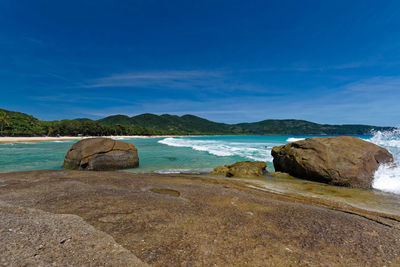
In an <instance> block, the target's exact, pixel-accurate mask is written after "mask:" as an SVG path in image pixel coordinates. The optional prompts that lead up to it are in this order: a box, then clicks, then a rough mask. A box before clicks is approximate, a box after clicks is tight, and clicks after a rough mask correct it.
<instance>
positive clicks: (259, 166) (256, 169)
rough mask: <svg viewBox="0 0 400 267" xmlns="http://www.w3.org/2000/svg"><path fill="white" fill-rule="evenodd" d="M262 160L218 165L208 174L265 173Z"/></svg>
mask: <svg viewBox="0 0 400 267" xmlns="http://www.w3.org/2000/svg"><path fill="white" fill-rule="evenodd" d="M266 167H267V164H266V163H265V162H264V161H240V162H236V163H234V164H232V165H225V166H218V167H216V168H215V169H214V170H213V171H212V172H210V174H214V175H224V176H226V177H233V176H234V177H257V176H263V175H264V174H265V173H266V170H265V168H266Z"/></svg>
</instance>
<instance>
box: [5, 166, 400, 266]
mask: <svg viewBox="0 0 400 267" xmlns="http://www.w3.org/2000/svg"><path fill="white" fill-rule="evenodd" d="M0 180H1V181H2V186H1V187H0V201H2V202H3V203H7V205H12V206H19V207H23V208H34V209H36V210H37V209H39V210H43V211H45V212H46V216H54V218H55V220H58V219H57V218H63V217H58V216H66V215H62V214H73V215H76V216H79V217H80V218H82V219H83V220H81V219H78V218H77V217H76V216H71V215H68V216H71V221H70V223H71V227H70V228H69V226H67V225H62V224H60V225H59V227H56V228H57V229H59V230H60V231H61V229H62V230H63V231H64V229H66V230H65V231H66V233H67V234H66V235H58V236H56V237H55V238H54V240H53V239H51V236H50V235H49V236H44V237H43V238H41V239H37V238H36V236H37V235H38V234H39V235H40V232H42V231H39V232H37V231H36V230H34V229H29V227H28V228H27V230H26V231H27V233H32V237H33V238H32V240H30V241H29V242H31V243H30V244H31V246H32V247H34V248H38V247H40V245H43V241H46V240H47V239H48V242H49V245H51V246H55V247H59V246H61V244H60V242H61V241H62V240H64V239H65V238H68V237H69V236H73V237H75V236H76V238H78V237H79V236H82V239H76V240H75V238H74V239H70V240H67V241H65V242H64V245H63V246H65V245H68V242H75V241H76V242H77V243H76V246H77V250H76V251H75V252H73V253H72V252H69V251H65V253H64V254H57V253H56V254H55V256H54V257H53V258H51V260H49V259H46V261H44V262H45V263H47V262H51V261H53V262H56V263H58V262H59V263H61V265H63V264H64V263H65V262H64V260H65V259H64V257H71V258H72V257H74V255H75V254H74V253H79V251H78V250H79V248H81V245H79V244H80V243H81V242H83V243H82V244H83V245H82V246H84V247H86V245H85V243H84V242H85V241H84V240H83V238H84V237H85V233H88V234H87V235H86V236H90V235H92V234H94V235H98V237H96V238H99V239H97V240H101V238H105V240H106V244H105V245H104V246H105V247H106V248H105V251H106V252H108V251H110V250H108V248H107V247H108V245H107V244H110V246H111V244H113V243H112V242H113V241H112V239H110V238H108V237H107V236H111V237H112V238H113V239H114V240H115V242H117V243H118V244H119V245H121V246H123V247H124V248H125V249H126V250H128V251H129V252H131V254H132V255H135V256H136V257H138V258H139V259H140V260H141V261H143V262H145V263H148V264H151V265H154V266H209V265H214V264H215V265H217V266H383V265H386V266H391V265H396V264H397V265H399V264H400V260H399V257H400V249H399V248H400V230H399V229H398V228H396V227H392V226H390V225H385V224H382V223H378V222H377V221H375V220H371V219H368V218H367V216H364V215H360V214H354V213H351V212H349V211H338V210H333V209H331V208H330V207H329V205H327V204H324V205H323V206H322V205H320V206H318V205H312V204H311V201H309V202H307V201H305V200H301V199H299V198H293V197H288V196H283V195H277V194H273V193H268V192H263V191H259V190H257V189H252V188H248V187H247V186H246V184H245V183H243V182H238V181H235V180H231V179H226V178H219V179H215V178H214V179H212V178H210V177H205V176H185V175H157V174H130V173H124V172H113V173H110V172H81V171H33V172H19V173H6V174H0ZM1 214H2V217H1V221H7V222H10V223H11V222H12V221H13V220H15V218H14V217H15V216H16V215H14V214H13V213H12V212H10V211H6V212H5V211H4V210H1ZM47 214H48V215H47ZM52 214H53V215H52ZM29 216H31V217H26V218H25V219H24V220H25V222H24V223H17V226H16V227H12V226H10V223H5V224H4V223H3V224H1V223H0V231H1V233H5V232H7V231H9V230H8V228H10V229H18V228H19V227H21V226H22V225H25V224H35V223H36V221H38V220H39V219H40V216H43V215H41V213H39V214H38V215H35V214H34V213H32V214H31V215H29ZM68 216H66V217H65V218H70V217H68ZM68 220H69V219H68ZM60 223H61V222H60ZM88 224H89V225H91V226H93V227H94V228H91V227H88ZM56 225H57V222H56ZM72 226H73V227H72ZM50 229H52V228H51V227H50ZM17 231H19V230H17ZM99 232H100V233H99ZM101 233H104V235H101ZM2 236H3V234H2ZM17 238H18V237H17V236H16V234H15V235H13V236H9V237H8V239H7V240H8V241H7V242H6V241H4V240H3V239H1V240H0V253H1V254H0V258H3V257H4V255H10V253H11V255H12V256H13V257H15V258H18V257H21V255H25V256H24V258H22V257H21V259H19V261H18V263H21V265H22V264H23V263H28V264H29V263H31V262H34V261H33V260H34V259H35V258H34V257H35V255H34V254H35V253H36V252H34V249H30V250H29V253H28V252H27V253H26V254H22V253H23V252H22V251H21V250H19V251H18V250H15V251H14V252H12V250H11V252H10V250H8V249H7V247H8V246H10V245H9V244H10V241H12V242H18V239H17ZM61 239H62V240H61ZM13 240H14V241H13ZM91 240H96V239H91ZM99 242H100V241H99ZM107 242H108V243H107ZM97 245H98V246H99V245H100V244H97ZM89 247H90V246H89ZM116 249H117V252H116V254H113V255H116V256H115V257H117V256H118V255H126V257H127V261H128V260H130V259H131V258H129V257H131V256H132V255H131V254H128V253H127V254H124V253H126V252H124V251H122V250H121V248H119V247H118V248H116ZM97 250H99V249H96V251H97ZM61 255H64V256H61ZM42 256H43V257H51V254H47V256H46V254H44V255H42ZM42 256H40V257H42ZM118 257H119V256H118ZM124 257H125V256H123V257H122V258H124ZM7 259H10V256H7ZM41 259H42V260H43V258H41ZM100 259H102V258H100ZM132 259H133V260H135V258H132ZM103 262H104V261H103V260H99V261H97V259H96V258H94V260H93V262H92V265H93V266H97V265H102V264H103ZM34 263H36V262H34ZM18 265H19V264H18Z"/></svg>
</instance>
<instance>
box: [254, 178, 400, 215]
mask: <svg viewBox="0 0 400 267" xmlns="http://www.w3.org/2000/svg"><path fill="white" fill-rule="evenodd" d="M247 182H248V184H249V186H250V187H253V185H254V186H255V187H256V188H261V189H265V190H266V191H269V192H274V193H278V194H285V195H300V196H305V197H311V198H315V199H321V200H328V201H334V202H338V203H342V204H345V205H351V206H353V207H355V208H359V209H363V210H369V211H373V212H379V213H386V214H391V215H396V216H400V195H398V194H393V193H387V192H383V191H380V190H375V189H371V190H367V189H360V188H348V187H340V186H333V185H327V184H323V183H318V182H313V181H307V180H301V179H296V178H276V177H271V176H268V177H266V178H263V179H251V180H248V181H247Z"/></svg>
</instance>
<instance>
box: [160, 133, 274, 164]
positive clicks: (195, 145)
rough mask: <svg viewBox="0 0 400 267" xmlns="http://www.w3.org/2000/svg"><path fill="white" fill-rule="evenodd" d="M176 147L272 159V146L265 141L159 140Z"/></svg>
mask: <svg viewBox="0 0 400 267" xmlns="http://www.w3.org/2000/svg"><path fill="white" fill-rule="evenodd" d="M158 142H159V143H161V144H165V145H168V146H174V147H188V148H192V149H194V150H197V151H205V152H208V153H209V154H211V155H215V156H220V157H229V156H239V157H243V158H246V159H250V160H259V161H272V156H271V148H272V147H271V146H268V147H267V148H266V147H265V144H264V143H248V142H229V141H217V140H196V139H188V138H173V137H168V138H165V139H162V140H160V141H158Z"/></svg>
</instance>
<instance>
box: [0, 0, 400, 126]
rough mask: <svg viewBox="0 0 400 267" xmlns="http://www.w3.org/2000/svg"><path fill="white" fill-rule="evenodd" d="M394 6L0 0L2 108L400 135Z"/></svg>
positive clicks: (399, 6) (50, 115)
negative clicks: (389, 128) (347, 126)
mask: <svg viewBox="0 0 400 267" xmlns="http://www.w3.org/2000/svg"><path fill="white" fill-rule="evenodd" d="M399 29H400V2H399V1H367V0H364V1H320V0H319V1H232V0H231V1H216V0H214V1H172V0H171V1H152V0H143V1H122V0H120V1H101V0H97V1H73V0H72V1H71V0H70V1H43V0H36V1H30V0H18V1H15V0H0V89H1V97H0V107H1V108H5V109H10V110H17V111H22V112H26V113H30V114H33V115H34V116H36V117H38V118H40V119H45V120H53V119H63V118H77V117H88V118H93V119H97V118H101V117H104V116H108V115H112V114H126V115H136V114H140V113H145V112H151V113H156V114H163V113H170V114H177V115H183V114H187V113H189V114H194V115H198V116H201V117H205V118H208V119H211V120H215V121H220V122H228V123H235V122H245V121H249V122H251V121H259V120H263V119H270V118H272V119H286V118H294V119H305V120H310V121H314V122H319V123H338V124H342V123H362V124H373V125H393V126H396V125H400V116H399V114H400V104H399V100H400V53H399V52H400V30H399Z"/></svg>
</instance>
